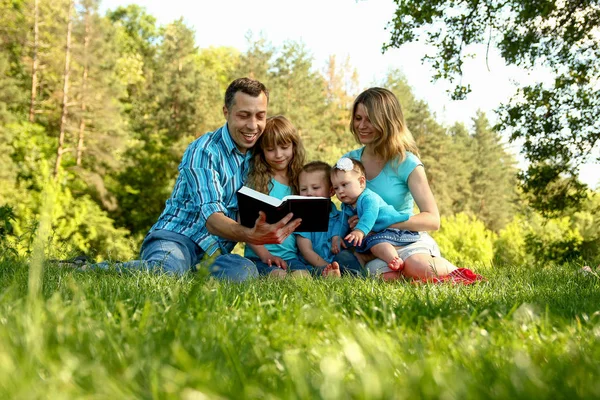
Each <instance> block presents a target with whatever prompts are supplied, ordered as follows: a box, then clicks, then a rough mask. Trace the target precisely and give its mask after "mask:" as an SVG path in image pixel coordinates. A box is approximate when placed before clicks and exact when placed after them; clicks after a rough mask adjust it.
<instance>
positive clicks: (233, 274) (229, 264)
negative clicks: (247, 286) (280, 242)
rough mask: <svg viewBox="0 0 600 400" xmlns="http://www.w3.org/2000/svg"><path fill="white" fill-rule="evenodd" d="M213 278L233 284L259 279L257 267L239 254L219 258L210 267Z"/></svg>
mask: <svg viewBox="0 0 600 400" xmlns="http://www.w3.org/2000/svg"><path fill="white" fill-rule="evenodd" d="M209 271H210V274H211V276H213V277H215V278H217V279H225V280H230V281H233V282H243V281H245V280H248V279H252V278H257V277H258V270H257V269H256V265H254V263H253V262H252V261H250V260H248V259H247V258H244V257H242V256H240V255H237V254H224V255H222V256H219V257H217V259H216V260H215V262H214V263H213V264H212V265H211V266H210V267H209Z"/></svg>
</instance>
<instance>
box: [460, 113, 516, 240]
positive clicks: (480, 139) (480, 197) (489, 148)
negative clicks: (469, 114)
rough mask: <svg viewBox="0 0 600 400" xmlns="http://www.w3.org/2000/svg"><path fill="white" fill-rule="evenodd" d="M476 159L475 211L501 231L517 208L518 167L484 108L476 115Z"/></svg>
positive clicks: (486, 223) (473, 178)
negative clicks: (491, 124) (490, 123)
mask: <svg viewBox="0 0 600 400" xmlns="http://www.w3.org/2000/svg"><path fill="white" fill-rule="evenodd" d="M473 124H474V128H475V129H474V135H473V141H474V143H473V144H474V149H473V150H474V153H475V154H474V160H475V163H474V165H473V166H472V168H473V170H472V173H471V202H472V203H471V206H472V207H473V209H472V211H473V213H474V214H475V215H477V216H478V217H479V218H480V219H481V220H483V221H484V222H485V225H486V226H487V227H488V228H489V229H491V230H493V231H498V230H499V229H500V228H502V227H503V226H504V225H506V224H507V223H508V221H510V220H511V218H512V216H513V214H514V212H515V211H516V207H515V202H516V200H517V193H516V183H517V182H516V176H517V170H516V168H515V167H514V164H515V160H514V157H512V156H511V154H510V153H509V152H508V151H507V150H506V149H505V148H504V146H503V144H502V140H501V138H500V136H499V135H498V134H497V133H496V132H495V131H494V130H493V129H492V128H491V127H490V126H489V122H488V119H487V118H486V116H485V114H484V113H482V112H481V111H479V112H477V115H476V116H475V117H474V118H473Z"/></svg>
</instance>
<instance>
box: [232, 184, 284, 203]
mask: <svg viewBox="0 0 600 400" xmlns="http://www.w3.org/2000/svg"><path fill="white" fill-rule="evenodd" d="M238 192H239V193H243V194H245V195H246V196H250V197H253V198H255V199H257V200H260V201H262V202H263V203H267V204H270V205H272V206H274V207H279V206H280V205H281V203H283V201H282V200H279V199H277V198H275V197H273V196H269V195H266V194H264V193H261V192H259V191H256V190H254V189H250V188H249V187H248V186H242V188H241V189H240V190H238Z"/></svg>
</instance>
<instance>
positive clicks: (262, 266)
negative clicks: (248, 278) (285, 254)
mask: <svg viewBox="0 0 600 400" xmlns="http://www.w3.org/2000/svg"><path fill="white" fill-rule="evenodd" d="M250 261H252V262H254V264H256V269H257V270H258V274H259V275H260V276H266V275H269V274H270V273H271V272H272V271H275V270H277V269H280V268H279V267H278V266H276V265H271V266H269V265H268V264H267V263H264V262H262V261H260V258H254V257H252V258H250ZM285 262H286V263H287V265H288V272H293V271H299V270H307V271H309V272H310V270H311V267H310V266H308V265H306V264H304V263H303V262H302V261H300V260H298V259H293V260H285Z"/></svg>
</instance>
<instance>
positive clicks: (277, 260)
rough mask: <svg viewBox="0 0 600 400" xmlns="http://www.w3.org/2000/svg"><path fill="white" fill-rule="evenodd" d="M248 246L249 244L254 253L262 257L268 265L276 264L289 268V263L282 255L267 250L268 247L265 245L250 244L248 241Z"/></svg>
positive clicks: (261, 259)
mask: <svg viewBox="0 0 600 400" xmlns="http://www.w3.org/2000/svg"><path fill="white" fill-rule="evenodd" d="M246 246H249V247H250V248H251V249H252V251H254V253H256V255H257V256H258V258H260V261H262V262H264V263H265V264H267V265H268V266H271V265H272V264H275V265H276V266H278V267H279V268H283V269H287V263H286V262H285V260H283V259H282V258H281V257H277V256H274V255H273V254H271V252H269V250H267V248H266V247H265V246H263V245H257V244H250V243H246Z"/></svg>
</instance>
